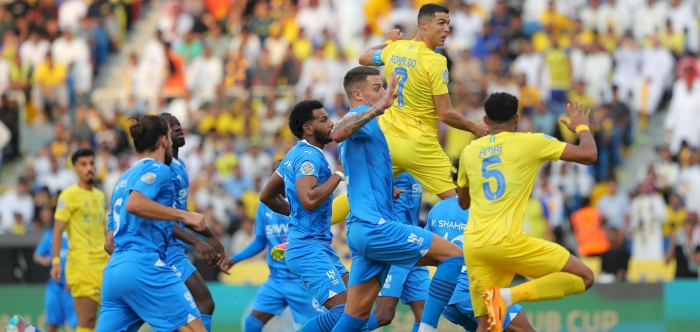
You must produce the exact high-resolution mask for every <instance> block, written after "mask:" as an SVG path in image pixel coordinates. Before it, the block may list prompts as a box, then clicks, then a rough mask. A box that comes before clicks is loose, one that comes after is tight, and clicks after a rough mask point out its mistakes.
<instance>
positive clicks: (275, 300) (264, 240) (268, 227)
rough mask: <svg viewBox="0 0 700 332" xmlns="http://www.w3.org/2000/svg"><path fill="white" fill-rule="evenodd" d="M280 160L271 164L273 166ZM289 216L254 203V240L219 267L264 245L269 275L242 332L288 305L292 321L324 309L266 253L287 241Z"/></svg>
mask: <svg viewBox="0 0 700 332" xmlns="http://www.w3.org/2000/svg"><path fill="white" fill-rule="evenodd" d="M280 163H281V162H280V161H276V162H275V163H274V164H273V165H272V169H277V168H278V167H279V165H280ZM288 221H289V217H287V216H285V215H281V214H279V213H276V212H274V211H272V210H270V208H269V207H267V205H265V204H260V205H258V211H257V213H256V216H255V240H253V242H251V243H250V244H249V245H248V246H247V247H246V248H245V249H243V251H241V252H240V253H238V254H236V255H234V256H233V257H231V259H229V260H227V261H226V262H224V264H223V265H222V269H224V270H228V269H229V268H230V267H231V266H233V265H234V264H237V263H240V262H242V261H244V260H246V259H248V258H250V257H253V256H255V255H257V254H258V253H260V252H261V251H263V250H265V248H266V247H267V248H268V253H267V265H268V267H269V268H270V276H269V277H268V278H267V281H265V283H264V284H263V285H262V286H261V287H260V290H258V294H257V296H256V297H255V302H254V303H253V310H252V312H251V313H250V315H248V317H246V319H245V329H244V330H245V332H260V331H262V330H263V327H264V326H265V324H267V322H268V321H269V320H270V319H272V317H274V316H279V315H280V314H281V313H282V311H283V310H284V308H286V307H287V306H289V308H290V309H291V311H292V316H294V322H295V323H297V324H303V323H306V322H308V321H309V320H311V319H313V318H314V317H315V316H318V315H319V314H323V313H325V312H326V311H325V310H323V307H322V306H321V305H320V304H319V303H318V301H316V299H314V297H313V295H311V293H309V290H308V289H306V287H305V286H304V283H303V282H302V281H301V279H299V278H297V277H296V276H295V275H294V274H292V272H290V271H289V268H288V267H287V263H286V262H284V261H277V260H274V259H273V258H272V256H271V254H270V252H271V251H272V248H274V246H276V245H278V244H280V243H284V242H285V241H286V240H287V223H288Z"/></svg>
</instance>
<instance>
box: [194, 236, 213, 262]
mask: <svg viewBox="0 0 700 332" xmlns="http://www.w3.org/2000/svg"><path fill="white" fill-rule="evenodd" d="M194 250H195V251H197V253H198V254H199V255H200V256H202V261H203V262H204V265H206V266H207V267H215V266H217V265H218V262H219V257H217V256H216V255H217V253H216V249H214V247H212V246H210V245H209V244H207V243H205V242H202V241H198V242H197V243H195V244H194Z"/></svg>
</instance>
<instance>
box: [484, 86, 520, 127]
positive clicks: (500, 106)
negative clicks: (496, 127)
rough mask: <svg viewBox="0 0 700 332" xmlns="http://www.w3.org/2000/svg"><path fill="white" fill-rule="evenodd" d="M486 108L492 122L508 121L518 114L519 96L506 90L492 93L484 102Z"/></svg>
mask: <svg viewBox="0 0 700 332" xmlns="http://www.w3.org/2000/svg"><path fill="white" fill-rule="evenodd" d="M484 110H485V111H486V116H487V117H488V118H489V120H491V121H492V122H494V123H504V122H508V121H510V120H511V119H513V117H515V115H516V114H518V98H516V97H515V96H513V95H511V94H509V93H506V92H496V93H492V94H491V95H490V96H489V97H488V98H486V101H485V102H484Z"/></svg>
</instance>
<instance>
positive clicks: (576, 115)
mask: <svg viewBox="0 0 700 332" xmlns="http://www.w3.org/2000/svg"><path fill="white" fill-rule="evenodd" d="M566 113H567V114H568V115H569V117H570V118H571V120H569V121H566V119H559V121H561V123H563V124H564V125H565V126H566V128H569V130H571V131H573V132H576V127H578V126H580V125H586V126H588V125H590V122H589V121H588V116H589V115H590V114H591V109H590V108H589V109H588V110H587V111H585V112H584V111H583V105H582V104H579V103H578V101H575V102H574V106H573V107H571V104H570V103H569V104H566Z"/></svg>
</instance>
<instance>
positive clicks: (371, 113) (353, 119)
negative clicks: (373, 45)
mask: <svg viewBox="0 0 700 332" xmlns="http://www.w3.org/2000/svg"><path fill="white" fill-rule="evenodd" d="M398 83H399V77H398V76H397V75H396V73H391V80H390V82H389V85H388V86H387V88H386V90H385V92H384V95H383V96H382V99H381V100H380V101H379V102H378V103H377V104H376V105H374V106H372V107H370V108H368V109H367V110H365V111H362V112H360V113H348V114H347V115H345V116H344V117H343V118H342V119H340V121H338V122H336V123H335V125H334V126H333V130H331V138H332V139H333V141H335V142H336V143H340V142H342V141H344V140H346V139H348V138H350V137H351V136H352V135H354V134H355V133H356V132H358V131H359V130H360V129H361V128H362V127H363V126H364V125H366V124H367V123H368V122H370V121H371V120H372V119H374V118H376V117H378V116H380V115H382V114H384V111H385V110H386V109H387V108H389V107H391V104H393V103H394V99H396V97H398V95H399V94H398V93H394V89H396V85H397V84H398Z"/></svg>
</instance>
